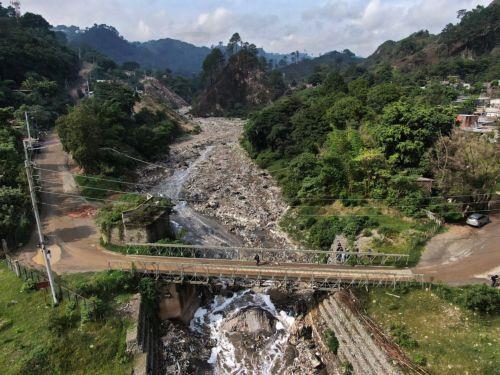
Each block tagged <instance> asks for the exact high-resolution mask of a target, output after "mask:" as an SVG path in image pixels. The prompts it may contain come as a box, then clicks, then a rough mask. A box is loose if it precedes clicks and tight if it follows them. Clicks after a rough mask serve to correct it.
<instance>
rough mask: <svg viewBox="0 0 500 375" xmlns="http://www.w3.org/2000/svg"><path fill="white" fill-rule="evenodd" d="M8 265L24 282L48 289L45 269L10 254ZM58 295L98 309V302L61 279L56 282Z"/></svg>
mask: <svg viewBox="0 0 500 375" xmlns="http://www.w3.org/2000/svg"><path fill="white" fill-rule="evenodd" d="M5 262H6V264H7V267H8V268H9V269H10V270H11V271H12V272H14V273H15V274H16V276H17V277H19V278H20V279H21V280H23V281H24V282H33V283H35V288H36V289H38V290H45V291H47V289H48V277H47V274H46V273H45V271H42V270H39V269H36V268H33V267H30V266H28V265H26V264H24V263H23V262H21V261H19V260H16V259H12V258H11V257H9V256H8V255H7V256H6V257H5ZM55 289H56V295H57V299H58V300H59V301H68V302H73V303H75V305H76V306H79V307H86V308H88V309H89V310H92V311H97V306H96V303H95V302H94V301H92V300H90V299H88V298H86V297H84V296H82V295H81V294H78V293H77V292H75V291H74V290H71V289H70V288H68V287H66V286H65V285H63V284H62V283H61V281H60V280H58V281H57V282H56V287H55Z"/></svg>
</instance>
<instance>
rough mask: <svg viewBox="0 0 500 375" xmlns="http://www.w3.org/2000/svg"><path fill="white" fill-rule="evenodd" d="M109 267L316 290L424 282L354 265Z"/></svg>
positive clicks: (195, 280) (180, 278) (197, 280)
mask: <svg viewBox="0 0 500 375" xmlns="http://www.w3.org/2000/svg"><path fill="white" fill-rule="evenodd" d="M108 267H109V269H115V270H122V271H135V272H140V273H143V274H149V275H153V276H154V277H155V278H156V279H159V280H162V281H165V282H173V283H184V282H188V283H191V284H210V283H213V284H218V285H225V286H227V285H238V286H241V287H248V288H251V287H254V286H257V285H259V286H260V285H262V284H266V283H275V284H277V285H281V286H285V287H288V286H291V285H295V286H297V285H303V286H307V287H311V288H313V289H318V290H331V289H337V288H340V287H342V286H361V287H368V286H370V285H375V286H396V284H413V283H418V284H421V285H422V286H423V283H424V275H421V274H414V273H411V272H405V271H402V270H394V271H392V270H387V269H377V270H375V269H373V270H368V269H367V270H363V269H355V268H337V269H333V270H332V269H328V268H324V267H320V268H318V269H307V268H293V269H287V268H279V267H278V268H269V267H257V266H245V265H236V264H207V263H185V264H183V263H162V262H160V261H156V262H145V261H135V262H134V261H114V260H110V261H108Z"/></svg>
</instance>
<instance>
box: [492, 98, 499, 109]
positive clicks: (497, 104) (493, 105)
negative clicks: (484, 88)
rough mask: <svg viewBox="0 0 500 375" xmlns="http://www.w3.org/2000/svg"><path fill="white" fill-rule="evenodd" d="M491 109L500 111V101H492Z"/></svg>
mask: <svg viewBox="0 0 500 375" xmlns="http://www.w3.org/2000/svg"><path fill="white" fill-rule="evenodd" d="M490 107H492V108H498V109H500V99H491V100H490Z"/></svg>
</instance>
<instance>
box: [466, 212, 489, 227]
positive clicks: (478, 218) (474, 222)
mask: <svg viewBox="0 0 500 375" xmlns="http://www.w3.org/2000/svg"><path fill="white" fill-rule="evenodd" d="M489 222H490V218H489V217H488V215H483V214H472V215H470V216H469V217H468V218H467V221H466V223H467V224H469V225H471V226H473V227H476V228H481V227H482V226H483V225H486V224H488V223H489Z"/></svg>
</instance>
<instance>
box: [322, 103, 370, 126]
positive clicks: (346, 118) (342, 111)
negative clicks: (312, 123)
mask: <svg viewBox="0 0 500 375" xmlns="http://www.w3.org/2000/svg"><path fill="white" fill-rule="evenodd" d="M363 115H364V106H363V103H362V102H361V101H360V100H359V99H357V98H355V97H352V96H346V97H345V98H341V99H339V100H337V101H336V102H335V104H334V105H333V106H331V107H330V108H329V109H328V111H327V112H326V119H327V121H328V122H329V123H330V124H331V125H332V126H333V127H334V128H338V129H345V127H346V126H347V125H348V124H352V125H354V126H358V125H359V122H360V121H361V119H362V118H363Z"/></svg>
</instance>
